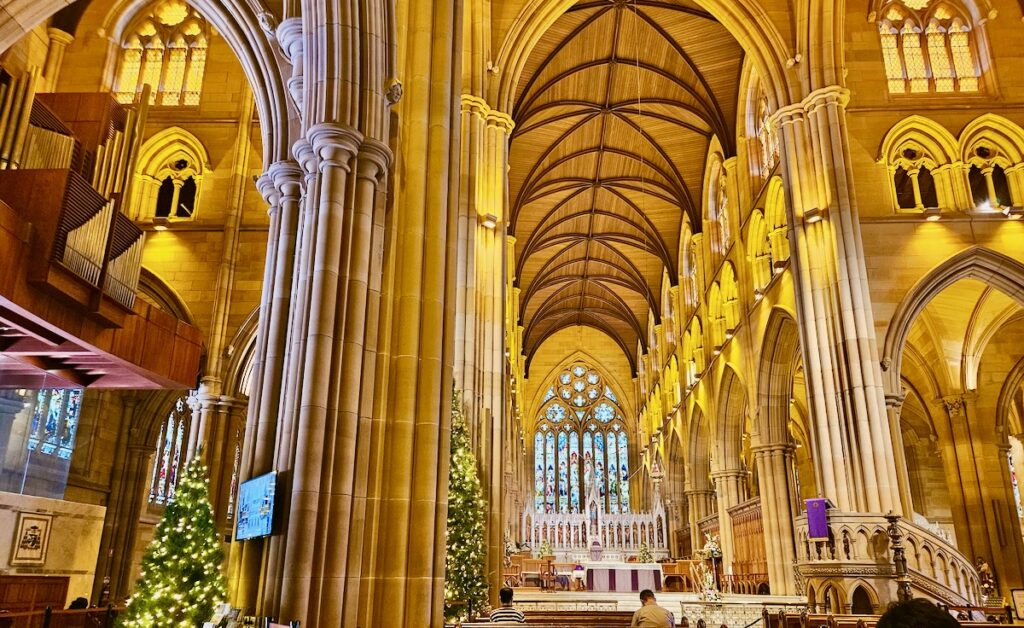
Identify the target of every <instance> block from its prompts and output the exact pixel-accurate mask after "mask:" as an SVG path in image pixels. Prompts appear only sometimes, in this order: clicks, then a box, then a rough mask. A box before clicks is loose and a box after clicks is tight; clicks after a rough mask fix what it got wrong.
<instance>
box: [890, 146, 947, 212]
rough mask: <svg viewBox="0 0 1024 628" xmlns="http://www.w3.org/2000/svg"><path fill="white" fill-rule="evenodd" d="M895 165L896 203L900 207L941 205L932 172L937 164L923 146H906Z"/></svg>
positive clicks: (913, 207) (916, 207)
mask: <svg viewBox="0 0 1024 628" xmlns="http://www.w3.org/2000/svg"><path fill="white" fill-rule="evenodd" d="M893 166H894V170H893V186H895V189H896V205H897V206H898V207H899V208H900V209H917V210H922V209H925V208H933V207H938V206H939V195H938V190H937V188H936V185H935V177H934V176H933V174H932V171H933V170H934V169H935V168H936V166H937V164H936V163H935V162H934V161H933V160H932V159H931V158H930V157H929V156H928V154H927V153H925V152H924V150H923V149H922V148H920V147H917V146H907V147H905V148H904V149H903V150H902V151H900V154H899V157H898V158H897V159H896V160H895V161H894V163H893Z"/></svg>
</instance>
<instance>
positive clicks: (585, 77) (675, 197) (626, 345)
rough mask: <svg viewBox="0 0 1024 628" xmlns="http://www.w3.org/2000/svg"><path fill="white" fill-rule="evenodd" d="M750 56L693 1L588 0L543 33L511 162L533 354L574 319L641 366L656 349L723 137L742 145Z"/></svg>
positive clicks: (526, 80)
mask: <svg viewBox="0 0 1024 628" xmlns="http://www.w3.org/2000/svg"><path fill="white" fill-rule="evenodd" d="M742 62H743V50H742V48H741V47H740V45H739V44H738V43H737V42H736V40H735V39H734V38H733V37H732V36H731V35H730V34H729V33H728V31H727V30H726V29H725V28H724V27H723V26H722V25H721V24H720V23H718V22H717V21H716V20H715V19H714V18H713V17H711V15H710V14H708V13H707V12H706V11H704V10H702V9H701V8H699V6H698V5H697V4H696V3H693V2H689V1H687V0H680V1H671V0H636V1H635V2H634V1H633V0H583V1H581V2H579V3H577V4H576V5H574V6H573V7H572V8H571V9H569V10H568V11H567V12H566V13H565V14H564V15H562V17H561V18H559V20H558V21H557V22H556V23H555V24H554V25H553V26H552V28H551V29H549V30H548V32H547V33H545V35H544V36H543V37H542V38H541V40H540V42H539V43H538V45H537V46H536V48H535V49H534V50H533V52H532V53H531V55H530V58H529V60H528V62H527V64H526V67H525V70H524V72H523V77H522V79H521V81H520V84H519V87H518V92H517V94H516V101H515V106H514V109H513V117H514V119H515V122H516V127H515V132H514V134H513V137H512V144H511V153H510V156H509V162H510V172H509V190H510V198H511V201H512V215H511V225H510V227H511V231H512V233H513V235H515V237H516V240H517V244H516V278H517V282H518V285H519V287H520V288H521V289H522V298H521V303H520V307H521V310H520V312H519V317H520V323H521V324H522V325H523V326H524V327H525V335H524V348H525V350H526V353H527V358H528V359H529V357H530V356H531V355H532V353H533V352H534V351H535V350H536V348H537V347H538V346H539V345H540V344H541V343H542V342H543V341H544V339H545V338H547V337H549V336H550V335H551V334H552V333H554V332H555V331H557V330H559V329H562V328H564V327H566V326H569V325H590V326H593V327H596V328H598V329H601V330H603V331H604V332H606V333H608V334H609V335H610V336H612V337H613V338H614V339H615V340H616V342H617V343H618V344H619V345H620V346H621V347H622V349H623V351H624V352H625V353H626V355H627V356H629V357H630V359H631V360H633V359H634V356H633V354H634V353H635V347H636V346H637V343H640V344H641V345H646V338H647V337H648V334H647V330H646V326H647V321H648V316H649V313H653V314H654V319H655V320H658V319H659V318H660V311H661V304H660V300H661V284H660V282H661V277H662V272H663V270H665V269H667V270H668V275H669V276H670V277H677V276H678V273H677V271H676V265H677V260H676V259H675V254H674V252H675V251H678V250H679V242H678V238H679V231H680V226H681V221H682V219H683V216H684V215H686V216H689V219H690V222H691V223H692V224H693V225H694V226H695V229H696V230H698V231H699V230H700V224H701V190H702V188H703V181H702V179H703V176H704V166H705V161H706V158H707V151H708V147H709V145H710V143H711V138H712V137H716V136H717V137H718V140H719V142H720V143H721V145H722V146H723V148H724V150H725V151H726V152H727V153H732V152H733V145H734V136H735V131H734V127H735V117H736V103H737V90H738V86H739V77H740V69H741V65H742ZM633 366H634V368H635V364H634V365H633Z"/></svg>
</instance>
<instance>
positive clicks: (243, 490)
mask: <svg viewBox="0 0 1024 628" xmlns="http://www.w3.org/2000/svg"><path fill="white" fill-rule="evenodd" d="M276 486H277V472H276V471H271V472H270V473H267V474H265V475H260V476H257V477H254V478H252V479H249V480H246V481H245V482H242V484H241V485H240V486H239V487H238V519H237V522H238V523H237V525H236V528H235V539H237V540H239V541H245V540H248V539H257V538H260V537H263V536H270V534H271V532H272V531H273V528H274V489H275V488H276Z"/></svg>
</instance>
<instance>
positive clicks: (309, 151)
mask: <svg viewBox="0 0 1024 628" xmlns="http://www.w3.org/2000/svg"><path fill="white" fill-rule="evenodd" d="M292 155H293V156H294V157H295V161H296V162H298V164H299V167H300V168H302V171H303V172H304V173H305V175H306V182H307V183H308V182H309V181H312V180H313V178H314V177H316V151H314V150H313V145H312V144H310V143H309V141H308V140H306V139H305V138H302V139H299V140H297V141H296V142H295V144H293V145H292Z"/></svg>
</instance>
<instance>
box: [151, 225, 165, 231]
mask: <svg viewBox="0 0 1024 628" xmlns="http://www.w3.org/2000/svg"><path fill="white" fill-rule="evenodd" d="M153 231H167V225H163V224H155V225H153Z"/></svg>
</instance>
